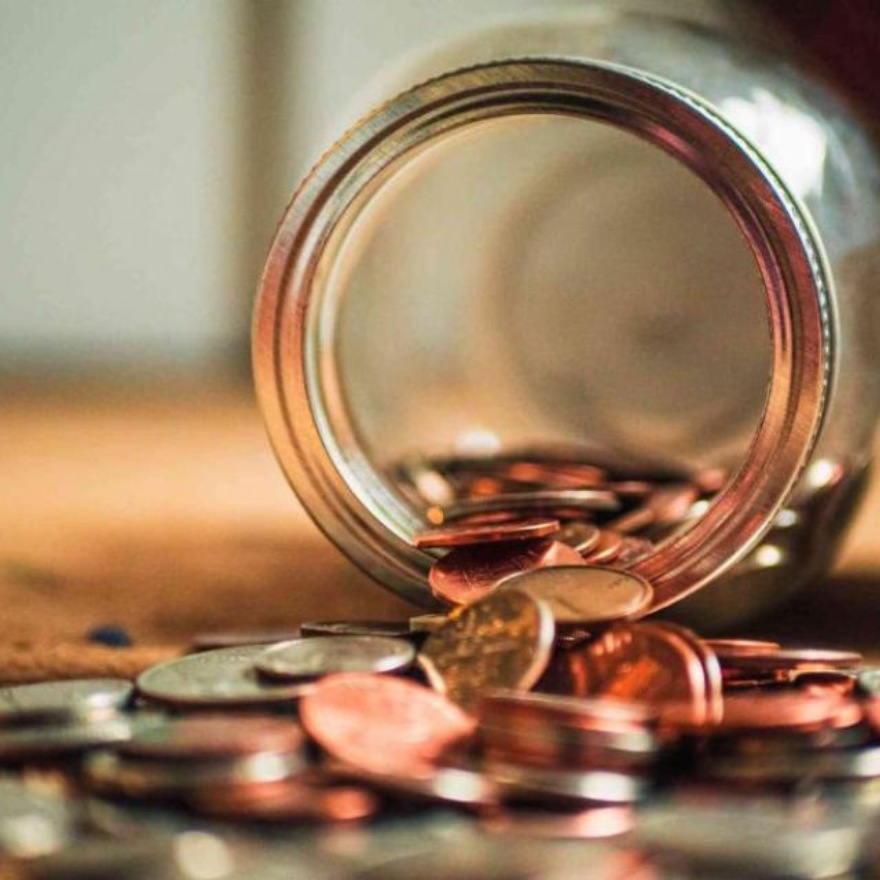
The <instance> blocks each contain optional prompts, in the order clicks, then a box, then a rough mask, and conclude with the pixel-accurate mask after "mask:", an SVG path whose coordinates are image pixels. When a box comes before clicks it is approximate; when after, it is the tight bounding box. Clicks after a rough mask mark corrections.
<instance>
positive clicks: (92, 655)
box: [0, 383, 880, 682]
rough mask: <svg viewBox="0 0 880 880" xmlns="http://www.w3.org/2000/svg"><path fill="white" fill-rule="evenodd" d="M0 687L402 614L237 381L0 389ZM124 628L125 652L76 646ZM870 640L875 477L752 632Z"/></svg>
mask: <svg viewBox="0 0 880 880" xmlns="http://www.w3.org/2000/svg"><path fill="white" fill-rule="evenodd" d="M2 397H3V418H2V420H0V444H2V446H0V448H2V449H3V454H2V456H0V478H2V485H3V486H4V489H5V492H4V494H5V497H6V504H5V505H3V507H2V509H0V511H2V512H0V518H2V521H0V607H2V614H0V670H2V671H0V680H2V681H6V682H13V681H27V680H35V679H39V678H45V677H48V676H53V675H55V676H65V677H77V676H80V675H87V674H95V673H98V674H123V675H130V674H134V673H136V672H137V671H138V670H139V669H141V668H143V667H144V666H145V665H149V664H151V663H152V662H154V661H155V660H156V659H158V658H161V657H165V656H168V655H170V654H173V653H175V652H179V651H180V650H182V649H183V648H184V647H185V646H186V644H187V642H188V641H189V640H190V639H191V638H192V637H193V636H194V635H195V634H198V633H201V632H205V631H215V630H230V629H249V630H250V629H254V630H256V629H260V630H266V629H271V630H278V629H282V628H286V627H293V626H295V625H296V624H298V623H299V622H300V621H302V620H308V619H321V618H398V619H400V618H405V617H407V616H408V615H409V614H411V613H413V609H412V608H411V607H410V606H408V605H407V604H406V603H404V602H403V601H401V600H399V599H397V598H395V597H394V596H393V595H392V594H390V593H388V592H387V591H385V590H384V589H382V588H380V587H379V586H378V585H376V584H375V583H374V582H373V581H371V580H370V579H368V578H367V577H366V576H365V575H363V574H362V573H360V572H359V571H358V570H356V569H355V568H354V567H353V566H352V565H351V564H350V563H349V562H348V561H347V560H345V559H344V558H343V557H342V556H341V554H340V553H339V552H338V551H336V550H335V548H333V547H332V546H331V545H330V544H329V542H328V541H327V540H326V539H325V538H324V537H323V536H322V535H321V534H320V533H319V532H318V530H317V529H316V528H315V527H314V526H313V525H312V523H311V522H310V520H309V519H308V517H307V516H306V514H305V513H304V511H303V510H302V508H301V507H300V506H299V504H298V502H297V501H296V499H295V497H294V495H293V493H292V492H291V490H290V489H289V488H288V486H287V484H286V482H285V480H284V478H283V476H282V474H281V471H280V469H279V467H278V465H277V464H276V462H275V460H274V458H273V457H272V453H271V450H270V448H269V444H268V441H267V440H266V437H265V434H264V431H263V427H262V424H261V422H260V418H259V414H258V413H257V410H256V406H255V404H254V400H253V394H252V391H251V390H250V388H249V387H247V386H245V385H242V386H240V387H213V388H212V387H207V388H206V387H205V386H204V384H195V383H193V384H191V385H176V386H171V387H166V386H161V385H160V386H158V387H155V386H146V385H144V384H141V385H130V386H126V385H119V386H116V387H108V388H102V389H96V388H94V387H90V386H85V387H78V386H76V385H69V386H67V387H65V388H63V389H61V388H55V389H52V388H42V389H34V388H20V387H19V388H6V389H4V390H3V394H2ZM105 624H115V625H118V626H121V627H123V628H124V629H125V630H126V631H127V633H128V634H129V635H130V636H131V638H132V640H133V641H134V647H132V648H130V649H125V650H118V649H114V648H109V647H100V646H97V645H95V644H94V643H92V642H90V641H89V640H88V634H89V632H90V630H92V629H93V628H94V627H96V626H100V625H105ZM757 627H758V629H759V630H760V632H762V633H765V634H766V633H768V632H775V633H778V634H780V635H781V636H783V637H785V638H788V639H797V640H798V641H801V642H804V641H810V640H815V641H819V642H822V643H826V644H827V643H832V644H833V643H836V644H840V645H849V646H853V647H861V648H862V649H864V650H867V651H868V652H873V651H874V650H875V647H876V646H877V645H880V482H878V481H875V482H874V484H873V485H872V487H871V489H870V491H869V493H868V497H867V499H866V501H865V504H864V505H863V508H862V510H861V513H860V516H859V518H858V520H857V522H856V525H855V528H854V529H853V530H852V531H851V533H850V535H849V537H848V540H847V542H846V546H845V548H844V552H843V554H842V556H841V558H840V561H839V564H838V566H837V569H836V571H835V573H834V575H833V577H832V578H830V579H829V581H828V582H827V583H826V584H823V585H821V586H820V588H818V589H816V590H813V591H812V592H811V594H810V595H808V596H806V597H804V598H803V599H800V600H798V602H797V603H796V604H795V606H794V607H792V608H789V609H788V610H786V611H784V612H778V613H776V614H775V615H774V617H773V618H771V619H769V620H765V621H762V622H760V623H759V624H758V625H757Z"/></svg>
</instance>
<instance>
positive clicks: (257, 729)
mask: <svg viewBox="0 0 880 880" xmlns="http://www.w3.org/2000/svg"><path fill="white" fill-rule="evenodd" d="M303 741H304V737H303V734H302V731H301V730H300V727H299V725H298V724H296V723H295V722H293V721H291V720H290V719H286V718H281V717H274V716H258V715H242V714H232V713H223V714H220V713H217V714H211V715H193V716H191V717H188V718H169V719H167V720H166V721H165V723H163V724H158V725H156V726H153V727H148V728H147V729H146V730H144V731H142V732H138V733H136V734H135V736H134V737H133V738H132V739H130V740H129V741H128V742H125V743H121V744H120V745H119V747H118V748H117V751H118V752H119V753H120V754H123V755H128V756H132V757H140V758H156V759H163V760H184V759H210V758H233V757H238V756H243V755H251V754H254V753H256V752H292V751H297V750H298V749H299V748H301V747H302V745H303Z"/></svg>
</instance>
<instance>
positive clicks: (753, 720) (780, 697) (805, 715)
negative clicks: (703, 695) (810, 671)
mask: <svg viewBox="0 0 880 880" xmlns="http://www.w3.org/2000/svg"><path fill="white" fill-rule="evenodd" d="M851 707H855V711H853V710H852V708H851ZM841 720H844V721H845V720H850V721H851V722H852V724H857V723H858V722H859V721H860V720H861V711H860V710H858V707H857V704H855V703H852V704H849V703H848V701H846V700H844V699H842V698H840V697H824V698H821V697H814V696H810V695H809V694H796V693H774V694H760V695H754V694H748V695H746V694H739V695H736V696H728V697H727V698H725V700H724V714H723V715H722V718H721V721H720V723H719V725H718V727H717V728H716V729H717V730H718V731H719V732H723V733H730V732H737V733H739V732H753V731H768V732H769V731H774V732H776V731H778V732H783V731H811V730H820V729H822V728H827V727H838V726H850V725H848V724H846V723H843V724H842V725H841Z"/></svg>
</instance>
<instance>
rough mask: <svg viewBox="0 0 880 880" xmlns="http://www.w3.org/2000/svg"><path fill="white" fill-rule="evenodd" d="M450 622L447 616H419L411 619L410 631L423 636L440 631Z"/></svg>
mask: <svg viewBox="0 0 880 880" xmlns="http://www.w3.org/2000/svg"><path fill="white" fill-rule="evenodd" d="M447 620H449V617H448V615H446V614H417V615H416V616H415V617H411V618H410V619H409V631H410V632H411V633H416V634H418V635H422V634H424V633H432V632H434V631H435V630H438V629H440V627H441V626H443V624H444V623H446V621H447Z"/></svg>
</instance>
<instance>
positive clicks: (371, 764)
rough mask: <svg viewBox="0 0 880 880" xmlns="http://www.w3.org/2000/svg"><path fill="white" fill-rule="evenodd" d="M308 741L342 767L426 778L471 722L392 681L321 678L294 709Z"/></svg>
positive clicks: (361, 676)
mask: <svg viewBox="0 0 880 880" xmlns="http://www.w3.org/2000/svg"><path fill="white" fill-rule="evenodd" d="M299 712H300V720H301V721H302V724H303V726H304V727H305V729H306V730H307V731H308V733H309V734H310V735H311V736H312V738H313V739H314V740H315V741H316V742H317V743H318V745H320V746H321V747H322V748H323V749H324V750H325V751H326V752H328V753H329V754H330V755H332V756H333V757H334V758H335V759H337V760H338V761H341V762H342V763H343V764H348V765H350V766H352V767H356V768H361V769H363V770H365V771H367V772H372V773H381V774H390V775H394V776H430V775H431V772H432V769H433V766H432V765H433V762H434V760H436V758H437V757H439V755H441V754H442V753H443V752H444V751H445V750H446V749H448V748H449V747H450V746H452V745H453V744H455V743H457V742H459V741H460V740H463V739H465V738H467V737H469V736H470V735H471V734H472V733H473V731H474V722H473V721H472V720H471V719H470V718H468V716H467V715H466V714H465V713H464V712H462V711H461V709H459V708H458V706H456V705H454V704H453V703H451V702H450V701H449V700H447V699H446V698H445V697H442V696H441V695H440V694H437V693H434V692H433V691H431V690H429V689H428V688H426V687H424V686H422V685H420V684H416V683H415V682H412V681H407V680H405V679H402V678H394V677H392V676H382V675H371V674H369V673H360V672H353V673H345V674H342V675H330V676H327V678H322V679H321V680H320V681H319V682H317V683H316V684H315V686H314V689H313V690H312V692H311V693H309V694H308V695H307V696H305V697H304V698H303V699H302V701H301V703H300V706H299Z"/></svg>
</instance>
